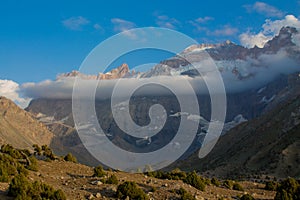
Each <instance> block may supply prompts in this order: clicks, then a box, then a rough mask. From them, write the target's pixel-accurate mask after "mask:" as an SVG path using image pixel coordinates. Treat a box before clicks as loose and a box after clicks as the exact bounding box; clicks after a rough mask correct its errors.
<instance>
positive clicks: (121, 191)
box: [116, 181, 148, 200]
mask: <svg viewBox="0 0 300 200" xmlns="http://www.w3.org/2000/svg"><path fill="white" fill-rule="evenodd" d="M116 195H117V198H119V199H125V198H126V197H129V198H130V199H138V200H147V199H148V196H147V195H146V194H145V192H144V191H143V190H142V189H141V188H139V187H138V186H137V184H136V183H135V182H129V181H126V182H124V183H123V184H121V185H119V186H118V189H117V193H116Z"/></svg>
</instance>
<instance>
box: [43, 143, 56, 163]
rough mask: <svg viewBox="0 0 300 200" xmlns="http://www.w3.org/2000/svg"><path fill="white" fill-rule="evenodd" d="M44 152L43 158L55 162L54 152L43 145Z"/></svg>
mask: <svg viewBox="0 0 300 200" xmlns="http://www.w3.org/2000/svg"><path fill="white" fill-rule="evenodd" d="M42 150H43V156H45V157H47V158H49V159H50V160H55V155H54V153H53V151H52V150H51V149H50V148H49V147H48V146H47V145H43V146H42Z"/></svg>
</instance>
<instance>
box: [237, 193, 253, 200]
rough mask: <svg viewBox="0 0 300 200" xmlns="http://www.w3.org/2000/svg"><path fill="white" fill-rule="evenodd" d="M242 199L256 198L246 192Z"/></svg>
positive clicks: (250, 199) (251, 199)
mask: <svg viewBox="0 0 300 200" xmlns="http://www.w3.org/2000/svg"><path fill="white" fill-rule="evenodd" d="M240 200H254V197H252V196H251V195H250V194H244V195H243V196H242V197H241V198H240Z"/></svg>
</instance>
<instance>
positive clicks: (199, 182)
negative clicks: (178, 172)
mask: <svg viewBox="0 0 300 200" xmlns="http://www.w3.org/2000/svg"><path fill="white" fill-rule="evenodd" d="M183 182H185V183H187V184H189V185H191V186H193V187H195V188H197V189H198V190H201V191H204V190H205V183H204V180H203V179H202V178H201V177H200V176H198V175H197V173H196V172H195V171H194V172H191V173H189V174H188V175H187V177H186V178H185V179H184V181H183Z"/></svg>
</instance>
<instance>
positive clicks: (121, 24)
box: [111, 18, 137, 40]
mask: <svg viewBox="0 0 300 200" xmlns="http://www.w3.org/2000/svg"><path fill="white" fill-rule="evenodd" d="M111 22H112V23H113V25H114V31H115V32H117V33H118V32H122V34H123V35H125V36H126V37H128V38H130V39H133V40H135V39H137V35H136V34H134V33H133V32H132V31H130V29H133V28H136V24H135V23H133V22H131V21H127V20H124V19H121V18H113V19H111Z"/></svg>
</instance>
